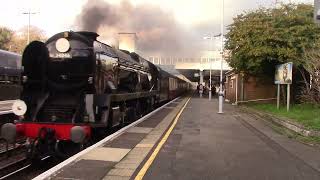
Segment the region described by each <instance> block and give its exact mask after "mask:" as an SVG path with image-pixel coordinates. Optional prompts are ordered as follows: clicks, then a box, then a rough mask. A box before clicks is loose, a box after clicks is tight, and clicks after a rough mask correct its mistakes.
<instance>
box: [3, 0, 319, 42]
mask: <svg viewBox="0 0 320 180" xmlns="http://www.w3.org/2000/svg"><path fill="white" fill-rule="evenodd" d="M94 1H95V0H0V3H1V6H0V17H1V18H0V26H5V27H8V28H10V29H12V30H19V29H20V28H22V27H23V26H27V25H28V15H26V14H23V13H24V12H28V11H29V10H30V12H32V13H35V14H32V15H31V21H30V23H31V25H34V26H37V27H39V28H40V29H42V30H43V31H44V32H45V34H46V35H47V36H48V37H50V36H52V35H54V34H55V33H58V32H61V31H66V30H73V31H76V30H78V29H79V21H77V17H78V16H79V15H80V14H81V12H82V10H83V8H84V6H85V5H88V4H89V3H91V2H94ZM101 1H105V2H107V3H108V4H114V5H117V4H120V3H121V0H101ZM126 1H128V2H130V4H132V5H133V6H138V7H140V9H141V7H142V8H143V7H144V5H145V4H152V5H153V6H154V7H158V8H160V9H162V10H163V11H164V12H166V13H168V14H170V15H171V16H172V17H173V18H174V20H175V21H176V23H178V24H179V25H180V26H181V27H183V29H184V31H185V32H189V33H190V34H196V35H197V36H198V37H197V38H199V39H201V37H203V36H206V35H208V34H219V33H220V24H221V9H222V8H221V7H222V3H221V2H222V0H126ZM278 1H280V0H278ZM291 1H292V2H293V3H301V2H303V3H311V4H313V0H291ZM88 2H89V3H88ZM281 2H283V3H288V2H289V0H282V1H281ZM272 6H275V0H237V1H235V0H224V24H225V26H226V25H228V24H230V23H231V22H232V17H235V16H236V15H237V14H240V13H242V12H244V11H250V10H252V9H256V8H258V7H272Z"/></svg>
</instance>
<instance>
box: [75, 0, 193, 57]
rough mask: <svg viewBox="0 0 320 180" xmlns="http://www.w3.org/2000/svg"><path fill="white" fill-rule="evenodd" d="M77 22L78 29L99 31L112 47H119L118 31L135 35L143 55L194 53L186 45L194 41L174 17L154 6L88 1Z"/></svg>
mask: <svg viewBox="0 0 320 180" xmlns="http://www.w3.org/2000/svg"><path fill="white" fill-rule="evenodd" d="M76 21H77V22H76V24H77V25H78V26H80V27H78V28H79V29H81V30H87V31H94V32H97V33H98V34H100V36H101V37H100V39H101V40H102V41H106V42H108V43H109V44H112V45H116V42H117V37H118V33H119V32H135V33H137V36H138V42H137V46H138V50H139V51H141V52H143V53H144V54H148V55H151V54H158V55H164V56H179V55H182V54H183V55H184V56H185V54H186V53H187V52H188V53H189V54H190V53H191V52H194V51H191V50H194V48H188V47H190V46H189V45H188V44H187V43H185V42H188V41H189V43H191V42H192V40H191V38H190V37H189V36H187V33H186V32H185V31H184V29H183V28H182V26H181V25H179V24H178V23H177V22H176V20H175V18H174V16H173V14H172V13H170V12H165V11H163V10H162V9H161V8H160V7H157V6H154V5H151V4H143V5H137V6H134V5H132V4H131V3H130V2H129V1H122V2H121V3H120V4H119V5H115V4H109V3H107V2H105V1H102V0H88V2H87V3H86V4H85V5H84V6H83V9H82V12H81V14H79V15H78V17H77V20H76Z"/></svg>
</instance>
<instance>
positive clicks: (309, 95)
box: [301, 42, 320, 105]
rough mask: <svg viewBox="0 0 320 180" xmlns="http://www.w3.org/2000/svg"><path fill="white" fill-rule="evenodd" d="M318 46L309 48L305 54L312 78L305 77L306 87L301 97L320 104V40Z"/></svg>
mask: <svg viewBox="0 0 320 180" xmlns="http://www.w3.org/2000/svg"><path fill="white" fill-rule="evenodd" d="M316 47H317V48H314V49H311V50H308V51H307V52H306V54H305V59H307V60H308V61H307V63H306V64H305V68H306V70H307V71H308V72H309V74H310V79H308V80H307V77H304V79H305V87H304V88H303V91H302V94H301V99H302V101H305V102H309V103H312V104H318V105H320V42H319V43H317V46H316Z"/></svg>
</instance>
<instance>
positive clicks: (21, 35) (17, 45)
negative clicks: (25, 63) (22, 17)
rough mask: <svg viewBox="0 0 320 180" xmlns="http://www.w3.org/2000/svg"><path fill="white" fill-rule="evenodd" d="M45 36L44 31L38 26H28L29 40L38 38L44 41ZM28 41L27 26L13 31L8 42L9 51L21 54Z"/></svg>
mask: <svg viewBox="0 0 320 180" xmlns="http://www.w3.org/2000/svg"><path fill="white" fill-rule="evenodd" d="M46 39H47V38H46V36H45V34H44V32H43V31H42V30H41V29H39V28H38V27H35V26H31V27H30V42H32V41H35V40H38V41H45V40H46ZM27 43H28V27H23V28H22V29H21V30H19V31H17V32H15V33H14V35H13V37H12V40H11V41H10V43H9V46H10V47H11V48H10V51H13V52H16V53H19V54H22V52H23V50H24V48H25V47H26V46H27Z"/></svg>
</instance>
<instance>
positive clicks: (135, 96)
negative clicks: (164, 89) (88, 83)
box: [110, 90, 158, 102]
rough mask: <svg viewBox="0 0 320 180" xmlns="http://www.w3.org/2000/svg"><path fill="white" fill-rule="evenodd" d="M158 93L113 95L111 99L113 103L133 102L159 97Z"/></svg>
mask: <svg viewBox="0 0 320 180" xmlns="http://www.w3.org/2000/svg"><path fill="white" fill-rule="evenodd" d="M157 92H158V91H156V90H155V91H147V92H137V93H123V94H111V95H110V98H111V101H112V102H122V101H127V100H133V99H138V98H143V97H150V96H155V95H157Z"/></svg>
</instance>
